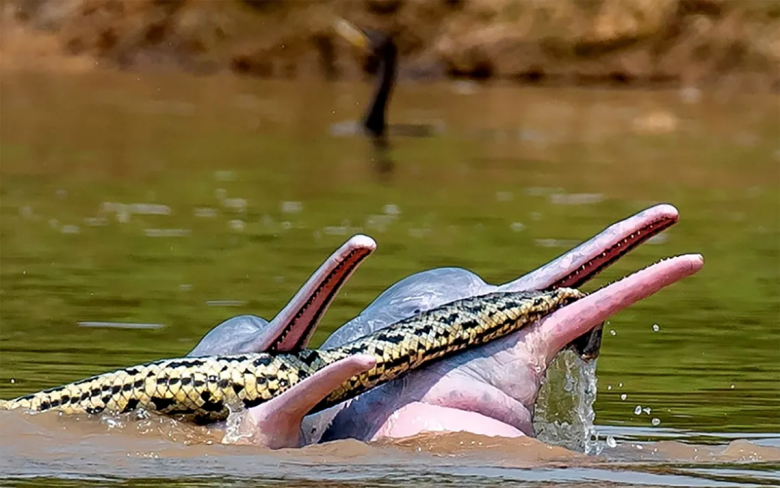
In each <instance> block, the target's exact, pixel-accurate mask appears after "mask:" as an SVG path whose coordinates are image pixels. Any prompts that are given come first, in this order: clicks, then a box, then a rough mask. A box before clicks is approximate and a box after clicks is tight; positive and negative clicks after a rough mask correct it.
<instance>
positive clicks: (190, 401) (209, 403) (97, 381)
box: [0, 288, 584, 423]
mask: <svg viewBox="0 0 780 488" xmlns="http://www.w3.org/2000/svg"><path fill="white" fill-rule="evenodd" d="M583 296H584V294H583V293H581V292H579V291H577V290H575V289H570V288H559V289H556V290H553V291H545V292H516V293H491V294H488V295H482V296H477V297H470V298H466V299H463V300H458V301H456V302H452V303H449V304H447V305H444V306H441V307H438V308H435V309H432V310H429V311H427V312H423V313H421V314H419V315H416V316H413V317H410V318H409V319H406V320H403V321H401V322H398V323H397V324H395V325H393V326H391V327H388V328H386V329H382V330H379V331H377V332H375V333H373V334H370V335H367V336H365V337H362V338H360V339H358V340H355V341H352V342H349V343H346V344H344V345H342V346H339V347H335V348H333V349H329V350H315V349H305V350H302V351H299V352H296V353H286V354H268V353H256V354H239V355H230V356H211V357H200V358H175V359H165V360H159V361H154V362H150V363H146V364H142V365H138V366H133V367H129V368H123V369H119V370H116V371H112V372H108V373H104V374H101V375H97V376H93V377H90V378H86V379H83V380H80V381H76V382H75V383H70V384H67V385H64V386H59V387H56V388H51V389H47V390H43V391H41V392H38V393H33V394H30V395H26V396H23V397H19V398H16V399H13V400H7V401H0V409H5V410H9V409H20V408H21V409H27V410H29V411H33V412H43V411H47V410H57V411H61V412H64V413H68V414H76V413H87V414H98V413H101V412H103V411H108V412H117V413H125V412H130V411H133V410H136V409H140V408H142V409H144V410H146V411H149V412H152V413H157V414H163V415H170V416H175V417H177V418H180V419H183V420H190V421H195V422H198V423H204V422H212V421H218V420H224V419H225V418H227V416H228V414H229V412H230V410H236V409H241V408H242V407H244V408H250V407H253V406H256V405H259V404H262V403H264V402H266V401H268V400H270V399H271V398H274V397H276V396H278V395H281V394H282V393H284V392H285V391H287V390H288V389H290V388H291V387H293V386H294V385H296V384H297V383H298V382H300V381H302V380H303V379H305V378H307V377H309V376H310V375H312V374H314V373H315V372H317V371H318V370H320V369H322V368H324V367H325V366H328V365H330V364H333V363H335V362H336V361H339V360H341V359H344V358H346V357H348V356H351V355H355V354H367V355H371V356H374V357H375V358H376V360H377V363H376V366H374V367H373V368H371V369H369V370H368V371H366V372H364V373H362V374H359V375H357V376H354V377H352V378H350V379H349V380H348V381H346V382H345V383H343V384H342V385H341V387H339V388H338V389H336V390H335V391H333V392H332V393H331V394H330V395H329V396H327V397H326V398H325V399H324V400H322V401H321V402H320V403H319V404H318V405H317V406H315V407H314V409H313V410H312V411H311V413H314V412H317V411H320V410H324V409H326V408H328V407H331V406H333V405H336V404H338V403H340V402H342V401H344V400H347V399H350V398H353V397H355V396H357V395H359V394H360V393H363V392H365V391H367V390H369V389H371V388H373V387H375V386H377V385H380V384H382V383H385V382H387V381H391V380H393V379H396V378H398V377H400V376H401V375H403V374H405V373H407V372H409V371H412V370H414V369H416V368H418V367H420V366H421V365H423V364H426V363H429V362H431V361H433V360H435V359H438V358H441V357H443V356H446V355H449V354H451V353H454V352H457V351H462V350H464V349H466V348H469V347H473V346H477V345H480V344H485V343H487V342H489V341H491V340H494V339H497V338H500V337H503V336H505V335H507V334H509V333H511V332H514V331H516V330H519V329H520V328H522V327H523V326H525V325H528V324H532V323H533V322H535V321H537V320H539V319H541V318H542V317H544V316H546V315H548V314H550V313H552V312H554V311H555V310H557V309H558V308H561V307H562V306H565V305H567V304H569V303H572V302H574V301H576V300H577V299H579V298H581V297H583Z"/></svg>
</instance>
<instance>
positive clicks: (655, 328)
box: [653, 324, 661, 332]
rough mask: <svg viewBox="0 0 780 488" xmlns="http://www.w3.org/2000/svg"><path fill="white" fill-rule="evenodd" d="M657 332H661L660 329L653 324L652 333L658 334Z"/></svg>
mask: <svg viewBox="0 0 780 488" xmlns="http://www.w3.org/2000/svg"><path fill="white" fill-rule="evenodd" d="M659 330H661V328H660V327H658V324H653V332H658V331H659Z"/></svg>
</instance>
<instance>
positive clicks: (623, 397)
mask: <svg viewBox="0 0 780 488" xmlns="http://www.w3.org/2000/svg"><path fill="white" fill-rule="evenodd" d="M626 398H628V395H626V394H625V393H623V394H622V395H620V399H621V400H625V399H626Z"/></svg>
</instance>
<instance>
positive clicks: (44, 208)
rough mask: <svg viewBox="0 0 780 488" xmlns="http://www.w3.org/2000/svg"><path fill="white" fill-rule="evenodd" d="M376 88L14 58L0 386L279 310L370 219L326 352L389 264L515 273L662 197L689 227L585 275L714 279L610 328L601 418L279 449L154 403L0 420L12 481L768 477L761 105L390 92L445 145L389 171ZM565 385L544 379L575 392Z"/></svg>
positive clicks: (579, 94)
mask: <svg viewBox="0 0 780 488" xmlns="http://www.w3.org/2000/svg"><path fill="white" fill-rule="evenodd" d="M369 93H370V87H369V86H368V85H365V84H362V83H357V84H355V83H327V84H326V83H314V82H311V83H309V82H281V81H277V82H271V81H258V80H249V79H240V78H234V77H227V76H226V77H222V76H214V77H204V78H197V77H187V76H179V75H176V76H172V75H150V74H135V73H100V74H98V73H91V74H79V75H63V74H57V75H51V74H33V73H7V74H4V75H3V77H2V79H1V80H0V95H1V96H2V98H1V101H0V116H1V117H2V119H1V125H0V157H1V159H0V397H2V398H10V397H13V396H17V395H20V394H24V393H28V392H32V391H36V390H39V389H42V388H46V387H50V386H55V385H59V384H62V383H65V382H69V381H72V380H76V379H79V378H82V377H85V376H88V375H92V374H97V373H100V372H104V371H106V370H108V369H112V368H117V367H122V366H127V365H131V364H137V363H142V362H146V361H150V360H154V359H159V358H164V357H175V356H180V355H183V354H186V353H187V352H188V351H189V350H190V349H191V348H192V347H193V346H194V344H195V343H196V342H197V341H198V340H199V338H200V337H201V336H202V335H203V334H205V333H206V332H207V331H208V330H209V329H210V328H211V327H213V326H214V325H216V324H217V323H218V322H220V321H222V320H224V319H226V318H228V317H231V316H234V315H238V314H242V313H253V314H258V315H261V316H264V317H267V318H270V317H271V316H273V315H274V314H275V313H276V311H278V310H279V309H280V308H281V307H282V306H283V305H284V303H286V301H287V300H288V299H289V298H290V297H291V296H292V295H293V294H294V293H295V291H296V290H297V287H298V286H299V285H300V284H301V283H303V281H304V280H305V279H306V278H307V277H308V275H309V274H310V273H311V272H312V271H313V270H314V269H315V268H316V267H317V266H319V264H320V263H321V262H322V260H323V259H324V258H325V257H326V256H327V255H328V254H329V253H330V252H331V251H332V250H334V249H335V248H336V247H338V246H339V245H340V244H341V243H342V242H344V241H345V240H346V239H347V238H348V237H349V236H350V235H352V234H355V233H358V232H361V233H366V234H368V235H370V236H372V237H374V238H375V239H376V240H377V242H378V249H377V251H376V252H375V253H374V255H373V256H371V257H370V258H369V259H368V260H367V261H366V262H365V263H364V264H363V265H362V266H361V268H360V269H359V270H358V272H357V273H355V275H354V276H353V277H352V279H351V280H350V281H349V283H348V284H347V286H346V287H345V288H344V290H343V291H342V293H341V294H340V295H339V297H338V298H337V299H336V301H335V302H334V304H333V307H332V308H331V309H330V311H329V312H328V313H327V315H326V317H325V318H324V320H323V323H322V325H321V326H320V328H319V329H318V331H317V335H316V336H315V338H314V341H313V345H315V346H316V345H317V344H319V343H321V342H322V340H324V338H325V337H327V335H328V334H329V333H330V332H331V331H332V330H334V328H336V327H338V326H339V325H340V324H342V323H344V322H345V321H346V320H348V319H349V318H351V317H353V316H355V315H356V314H357V313H358V312H359V311H360V310H361V309H362V308H363V307H364V306H365V305H367V304H368V303H369V302H370V301H371V300H372V299H373V298H374V297H376V295H378V294H379V293H380V292H381V291H382V290H384V289H385V288H386V287H388V286H390V285H391V284H392V283H394V282H395V281H397V280H398V279H400V278H402V277H404V276H407V275H409V274H412V273H414V272H417V271H421V270H424V269H429V268H432V267H436V266H463V267H466V268H469V269H471V270H472V271H475V272H477V273H479V274H480V275H481V276H482V277H483V278H485V279H486V281H488V282H492V283H500V282H505V281H509V280H510V279H513V278H514V277H516V276H518V275H520V274H522V273H524V272H527V271H529V270H531V269H533V268H535V267H537V266H539V265H540V264H542V263H544V262H546V261H548V260H550V259H552V258H554V257H555V256H557V255H559V254H560V253H562V252H564V251H566V250H567V249H569V248H570V247H572V246H574V245H576V244H577V243H579V242H581V241H582V240H584V239H587V238H588V237H590V236H592V235H594V234H595V233H597V232H599V231H600V230H601V229H603V228H604V227H606V226H607V225H609V224H610V223H612V222H614V221H616V220H619V219H622V218H625V217H627V216H629V215H631V214H633V213H635V212H637V211H639V210H641V209H643V208H646V207H648V206H650V205H653V204H656V203H662V202H667V203H671V204H673V205H675V206H676V207H677V208H678V209H679V210H680V213H681V221H680V223H679V224H677V225H676V226H674V227H673V228H672V229H670V230H668V231H666V232H664V233H663V234H662V235H661V236H659V237H656V238H654V239H653V240H651V241H650V242H648V243H647V244H645V245H643V246H641V247H640V248H638V249H636V250H635V251H634V252H632V253H631V255H630V256H628V257H626V258H624V259H622V260H621V261H620V262H619V263H617V264H616V265H615V266H614V267H613V268H611V269H610V270H608V271H607V272H605V273H604V275H603V276H600V277H599V278H597V279H596V280H594V283H593V284H592V285H591V284H589V285H588V286H587V287H586V289H592V288H593V287H595V286H598V285H599V284H603V283H606V282H608V281H610V280H613V279H615V278H618V277H619V276H621V275H624V274H627V273H630V272H632V271H634V270H637V269H640V268H641V267H644V266H645V265H647V264H650V263H652V262H653V261H655V260H657V259H660V258H662V257H665V256H669V255H674V254H681V253H688V252H698V253H702V254H703V255H704V257H705V260H706V264H705V267H704V269H703V270H702V271H701V272H699V273H698V274H697V275H695V276H694V277H691V278H688V279H686V280H684V281H682V282H680V283H677V284H675V285H673V286H672V287H670V288H668V289H665V290H663V291H662V292H660V293H659V294H657V295H656V296H653V297H651V298H650V299H648V300H645V301H643V302H641V303H639V304H637V305H635V306H633V307H631V308H630V309H628V310H626V311H624V312H622V313H620V314H619V315H617V316H615V317H613V319H612V320H610V322H609V323H608V324H607V325H606V327H605V334H604V342H603V347H602V351H601V357H600V358H599V360H598V364H597V366H596V368H595V371H594V372H593V374H591V375H590V376H588V375H587V374H584V375H582V374H581V375H580V380H583V378H585V380H587V381H591V382H593V384H592V385H591V386H592V387H593V388H594V390H593V391H592V392H591V393H595V392H596V391H597V396H596V401H595V404H593V407H592V410H590V403H589V402H587V401H585V402H583V401H582V398H579V399H578V398H576V395H574V397H572V398H568V399H566V398H564V399H563V400H561V401H569V404H571V405H572V407H571V409H569V410H570V411H569V412H568V413H569V414H570V418H569V419H563V420H561V418H558V417H556V415H558V414H554V413H553V412H550V411H548V412H547V415H548V417H549V418H547V419H544V422H543V427H545V428H544V429H543V430H544V432H545V433H544V436H542V439H543V440H544V442H542V441H539V440H533V439H520V440H518V439H514V440H506V439H498V438H487V437H477V436H471V435H464V434H450V435H446V436H422V437H419V438H414V439H407V440H403V441H399V442H395V443H386V442H380V443H373V444H364V443H360V442H353V441H350V442H336V443H330V444H325V445H319V446H311V447H307V448H304V449H300V450H283V451H267V450H265V449H261V448H255V447H247V446H232V445H224V444H221V443H220V440H221V434H220V433H219V432H215V431H210V430H208V429H205V428H195V427H191V426H187V425H180V424H177V423H175V422H172V421H168V420H161V419H156V418H151V419H146V420H142V421H129V420H127V419H122V418H108V417H106V418H103V419H102V420H100V421H94V420H88V419H73V418H59V417H57V416H56V415H41V416H36V417H29V416H25V415H22V414H18V413H16V412H2V414H1V415H0V433H1V435H0V475H1V476H2V478H3V479H5V483H6V484H8V485H14V486H25V485H28V486H37V485H40V484H46V485H49V486H106V485H117V486H133V487H140V486H244V485H246V486H260V485H271V486H273V485H280V484H285V483H289V484H292V485H295V486H315V485H316V486H318V487H323V486H343V485H348V486H406V485H412V484H413V485H419V486H440V485H442V484H446V483H460V484H463V485H464V486H483V485H484V486H488V485H493V484H496V483H498V482H502V485H507V486H548V485H556V486H557V485H562V486H604V485H610V486H669V485H671V486H723V487H726V486H761V485H777V484H780V474H779V473H778V469H779V468H780V415H779V414H778V412H780V114H779V112H778V99H777V97H776V96H771V95H764V96H760V95H746V94H735V93H726V92H717V93H709V92H706V91H705V92H697V91H695V90H683V91H670V92H625V91H617V90H582V89H578V90H563V89H523V88H517V87H506V86H479V85H473V84H464V83H446V84H401V85H400V86H399V88H398V89H397V92H396V95H395V97H394V99H393V103H392V107H391V110H390V119H391V121H393V122H398V123H409V122H425V123H433V124H436V126H437V127H439V128H440V129H441V133H440V134H438V135H436V136H435V137H431V138H425V139H411V138H403V137H398V138H395V139H393V141H392V144H393V147H392V150H391V153H390V156H389V158H387V159H381V160H380V159H379V158H377V157H376V156H375V154H374V153H373V152H372V150H371V148H370V147H369V145H368V144H367V142H366V141H365V140H362V139H361V138H358V137H352V136H350V135H349V134H345V133H344V131H343V130H342V129H343V127H344V125H343V122H345V121H350V120H354V119H356V118H358V117H359V116H360V113H361V111H362V107H363V104H364V102H365V101H366V100H367V97H368V96H369ZM576 369H577V368H576V365H575V366H570V368H569V370H568V373H569V376H572V375H573V376H574V377H577V371H575V370H576ZM559 373H560V371H559ZM559 376H560V378H563V379H560V378H559V379H558V380H555V379H552V378H551V380H550V383H549V384H548V385H547V387H549V388H548V390H549V391H548V392H547V393H545V395H551V396H552V397H554V396H555V395H556V394H557V393H556V391H559V390H567V391H568V390H569V389H570V388H569V386H571V385H569V383H567V381H566V379H565V376H566V374H559ZM569 380H571V378H569ZM583 381H584V380H583ZM574 389H575V390H576V388H574ZM575 393H576V392H575ZM563 397H565V395H563ZM577 401H579V402H580V403H579V405H578V404H577ZM553 403H555V402H552V403H550V405H553ZM557 404H558V405H561V403H560V402H558V403H557ZM563 410H567V409H565V408H564V409H563ZM572 411H574V414H573V415H572ZM564 413H566V412H564ZM592 413H595V425H594V426H593V436H592V438H591V439H590V440H589V441H588V445H589V446H590V447H589V448H588V449H587V450H588V454H585V453H583V452H579V451H582V450H584V449H583V448H581V446H580V448H578V449H566V448H565V447H564V446H568V447H574V446H572V445H571V441H572V439H571V435H570V433H567V432H568V431H567V429H566V426H567V425H566V424H567V422H568V423H571V422H572V421H576V420H577V418H578V416H579V417H581V416H583V415H585V416H587V415H588V414H592ZM586 423H587V422H586Z"/></svg>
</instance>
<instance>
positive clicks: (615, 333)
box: [609, 329, 617, 335]
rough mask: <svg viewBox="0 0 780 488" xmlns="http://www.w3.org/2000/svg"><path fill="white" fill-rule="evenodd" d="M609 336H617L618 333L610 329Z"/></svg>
mask: <svg viewBox="0 0 780 488" xmlns="http://www.w3.org/2000/svg"><path fill="white" fill-rule="evenodd" d="M609 335H617V332H615V329H610V331H609Z"/></svg>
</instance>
